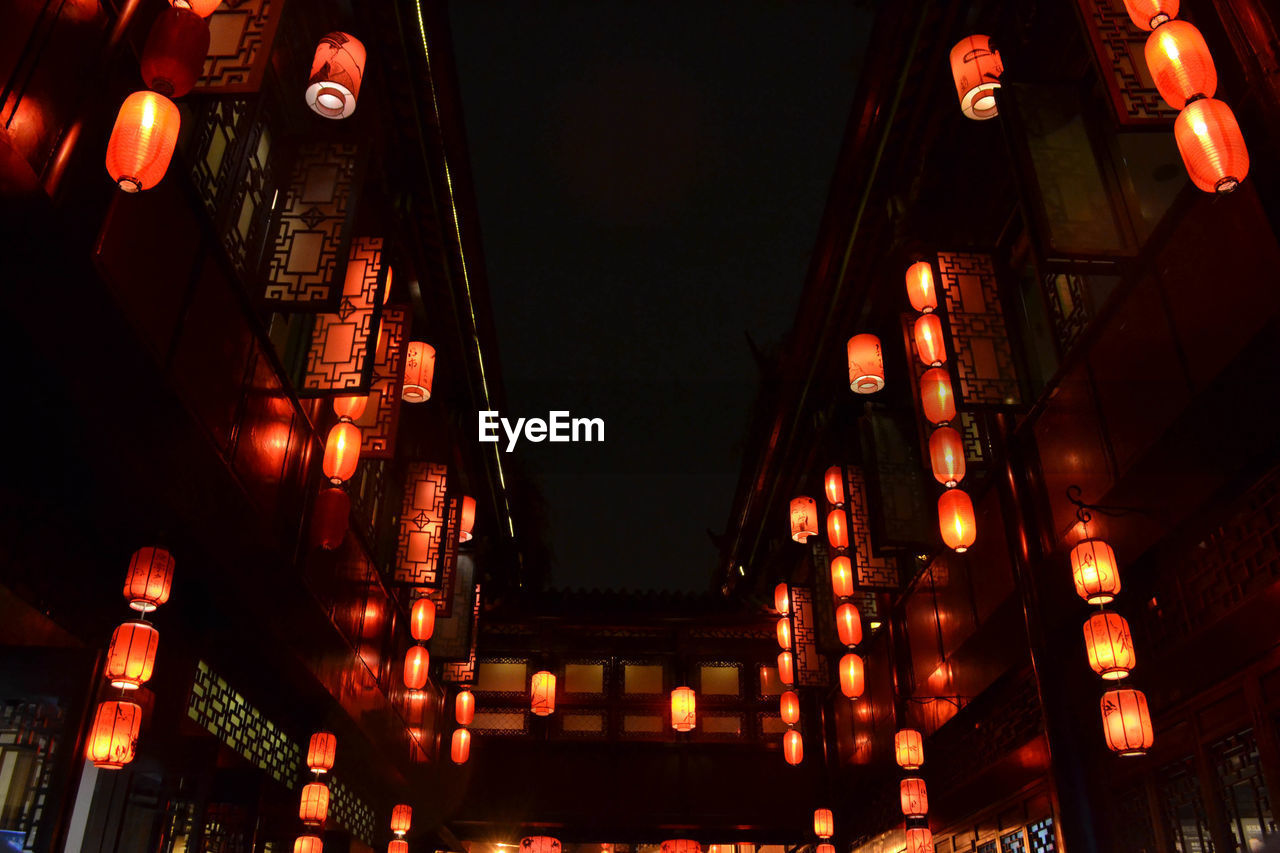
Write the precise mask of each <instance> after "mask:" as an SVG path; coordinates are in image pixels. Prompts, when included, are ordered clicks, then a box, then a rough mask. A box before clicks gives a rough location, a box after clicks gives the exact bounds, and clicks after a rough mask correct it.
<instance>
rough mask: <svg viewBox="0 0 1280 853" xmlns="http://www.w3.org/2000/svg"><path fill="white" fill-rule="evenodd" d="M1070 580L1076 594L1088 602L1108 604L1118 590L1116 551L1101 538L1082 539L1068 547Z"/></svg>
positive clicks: (1118, 569) (1118, 576)
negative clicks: (1072, 546) (1069, 551)
mask: <svg viewBox="0 0 1280 853" xmlns="http://www.w3.org/2000/svg"><path fill="white" fill-rule="evenodd" d="M1071 579H1072V580H1073V581H1074V582H1075V585H1076V595H1078V596H1080V597H1081V598H1083V599H1084V600H1085V601H1087V602H1089V603H1090V604H1107V603H1109V602H1111V601H1112V600H1114V599H1115V597H1116V595H1117V593H1119V592H1120V566H1119V564H1118V563H1117V562H1116V553H1115V551H1112V550H1111V546H1110V545H1108V544H1107V543H1106V541H1105V540H1102V539H1081V540H1080V541H1079V542H1077V543H1076V546H1075V547H1074V548H1072V549H1071Z"/></svg>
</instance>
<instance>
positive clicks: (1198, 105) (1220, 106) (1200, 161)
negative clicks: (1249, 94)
mask: <svg viewBox="0 0 1280 853" xmlns="http://www.w3.org/2000/svg"><path fill="white" fill-rule="evenodd" d="M1173 137H1174V139H1175V140H1176V141H1177V143H1178V153H1179V154H1181V155H1182V162H1183V164H1184V165H1185V166H1186V167H1187V174H1188V175H1190V176H1191V183H1193V184H1195V185H1196V186H1197V187H1199V188H1200V189H1202V190H1204V191H1205V192H1207V193H1213V192H1217V193H1229V192H1231V191H1232V190H1234V189H1235V188H1236V187H1237V186H1239V185H1240V182H1241V181H1243V180H1244V179H1245V176H1246V175H1248V174H1249V149H1248V148H1247V147H1245V144H1244V137H1243V136H1242V135H1241V134H1240V125H1239V124H1238V123H1237V122H1236V116H1235V113H1233V112H1231V107H1229V106H1227V105H1226V104H1225V103H1223V102H1222V101H1215V100H1213V99H1212V98H1201V99H1200V100H1198V101H1192V102H1191V103H1189V104H1187V106H1186V109H1184V110H1183V111H1182V112H1180V113H1178V118H1177V119H1176V120H1174V123H1173Z"/></svg>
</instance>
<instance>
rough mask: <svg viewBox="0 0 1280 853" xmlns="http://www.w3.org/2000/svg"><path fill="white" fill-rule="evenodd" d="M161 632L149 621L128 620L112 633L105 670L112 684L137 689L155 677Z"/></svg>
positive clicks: (125, 688) (127, 688) (117, 686)
mask: <svg viewBox="0 0 1280 853" xmlns="http://www.w3.org/2000/svg"><path fill="white" fill-rule="evenodd" d="M159 646H160V632H159V631H157V630H156V629H155V627H154V626H152V625H148V624H147V623H146V622H125V623H124V624H123V625H120V626H119V627H118V628H116V630H115V632H114V633H113V634H112V635H111V645H110V646H109V647H108V649H107V664H106V670H105V674H106V677H107V680H108V681H109V682H111V686H112V687H115V688H118V689H120V690H136V689H137V688H139V687H141V686H142V685H143V684H145V683H146V682H147V681H150V680H151V672H152V670H154V669H155V665H156V649H157V648H159Z"/></svg>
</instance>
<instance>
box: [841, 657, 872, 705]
mask: <svg viewBox="0 0 1280 853" xmlns="http://www.w3.org/2000/svg"><path fill="white" fill-rule="evenodd" d="M865 689H866V672H865V671H864V669H863V666H862V657H861V656H860V655H855V654H854V653H853V652H850V653H849V654H847V655H845V656H844V657H842V658H840V692H841V693H843V694H844V695H845V697H846V698H848V699H857V698H858V697H859V696H861V695H862V693H863V691H864V690H865Z"/></svg>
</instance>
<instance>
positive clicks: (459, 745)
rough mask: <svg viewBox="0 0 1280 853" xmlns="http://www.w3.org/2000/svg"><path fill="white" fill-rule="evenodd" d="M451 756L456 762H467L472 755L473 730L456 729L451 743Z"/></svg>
mask: <svg viewBox="0 0 1280 853" xmlns="http://www.w3.org/2000/svg"><path fill="white" fill-rule="evenodd" d="M449 757H450V758H451V759H453V763H454V764H466V763H467V759H468V758H470V757H471V731H470V730H469V729H454V732H453V741H452V742H451V743H450V745H449Z"/></svg>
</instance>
